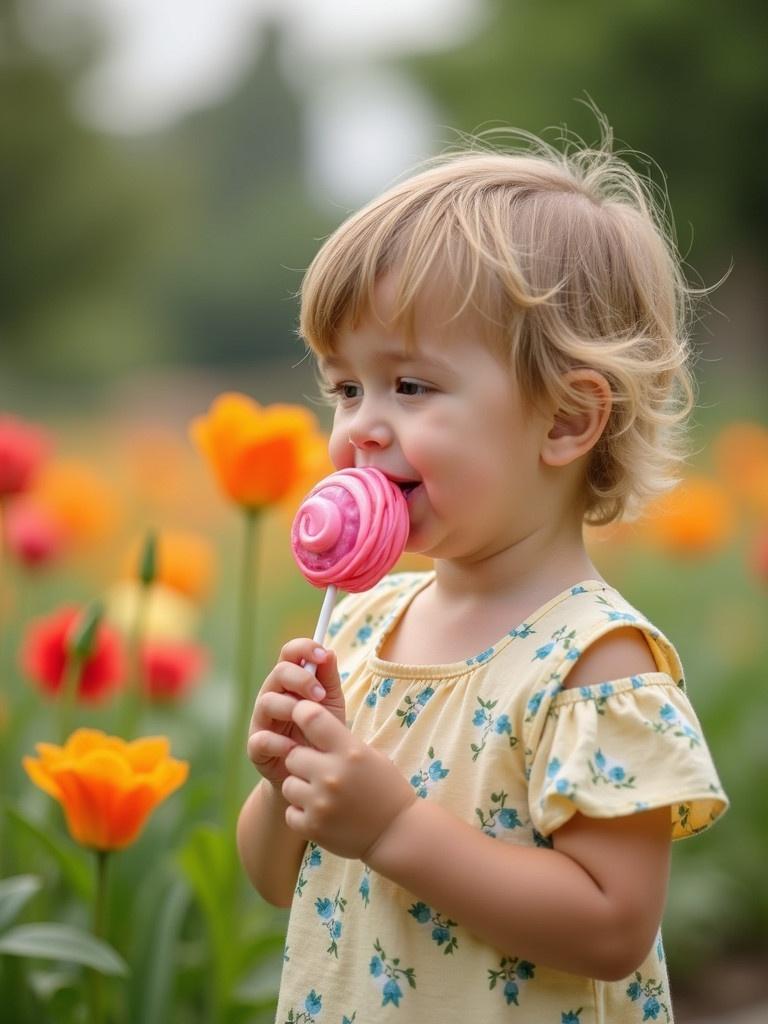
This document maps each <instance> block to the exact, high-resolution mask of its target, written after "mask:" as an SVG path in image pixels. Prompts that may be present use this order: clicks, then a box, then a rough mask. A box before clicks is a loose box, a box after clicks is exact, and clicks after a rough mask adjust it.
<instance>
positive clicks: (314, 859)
mask: <svg viewBox="0 0 768 1024" xmlns="http://www.w3.org/2000/svg"><path fill="white" fill-rule="evenodd" d="M322 862H323V855H322V852H321V850H320V847H319V846H318V845H317V843H314V842H312V841H311V840H310V842H308V843H307V848H306V850H305V851H304V859H303V860H302V862H301V870H300V871H299V877H298V879H297V881H296V895H297V896H301V895H302V893H303V891H304V886H305V885H306V884H307V871H309V870H310V869H311V868H319V867H320V865H321V864H322Z"/></svg>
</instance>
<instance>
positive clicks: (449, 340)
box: [320, 279, 546, 560]
mask: <svg viewBox="0 0 768 1024" xmlns="http://www.w3.org/2000/svg"><path fill="white" fill-rule="evenodd" d="M387 287H388V282H387V280H386V279H385V281H384V282H383V283H382V285H381V286H380V287H379V288H378V289H377V297H376V298H377V308H378V309H379V310H380V311H381V313H382V314H383V315H384V316H385V315H386V305H387V295H388V294H391V292H390V293H388V291H387ZM432 305H433V306H434V305H435V304H434V303H433V304H432ZM430 313H433V314H434V317H430ZM444 318H445V312H444V307H443V311H442V314H441V311H440V310H439V309H437V308H433V309H430V308H429V305H427V306H425V308H423V309H420V310H417V320H416V338H417V342H416V346H415V347H412V348H411V349H410V350H409V349H406V346H405V342H404V338H403V336H402V334H401V333H400V332H398V331H393V330H389V329H388V328H386V327H384V326H382V324H381V323H380V322H379V321H378V320H377V319H376V317H374V316H373V315H370V314H369V315H367V316H365V317H364V318H363V320H362V321H361V323H360V324H359V325H358V326H357V327H356V328H354V329H352V328H348V329H344V330H342V331H341V332H340V334H339V339H338V343H337V345H336V349H335V352H334V354H333V355H332V356H328V357H325V358H323V359H321V360H320V367H321V371H322V374H323V377H324V380H325V383H326V386H327V388H328V389H329V390H330V391H331V392H332V394H333V397H334V401H335V415H334V424H333V430H332V434H331V441H330V455H331V459H332V461H333V463H334V465H335V466H336V467H337V468H338V469H341V468H347V467H350V466H358V467H360V466H374V467H376V468H377V469H380V470H382V471H383V472H384V473H385V474H386V475H387V476H388V477H389V478H390V479H391V480H393V481H395V482H396V483H398V484H399V485H400V486H401V487H402V489H403V491H404V493H405V494H406V496H407V500H408V505H409V511H410V522H411V530H410V536H409V540H408V545H407V547H408V550H409V551H419V552H422V553H423V554H427V555H430V556H432V557H435V558H450V559H460V560H464V559H472V560H474V559H479V558H484V557H489V556H490V555H493V554H495V553H497V552H498V551H500V550H502V549H503V548H505V547H506V546H508V545H509V544H511V543H515V542H516V541H517V540H519V539H520V538H521V537H523V536H526V535H527V534H528V533H529V532H530V531H531V530H532V529H534V528H535V522H536V512H540V510H539V509H538V508H537V502H536V494H537V487H538V486H539V485H540V473H541V466H540V462H539V444H540V438H541V437H542V436H544V435H546V426H545V421H544V419H543V417H541V416H540V415H539V414H533V413H529V412H527V411H525V410H524V407H523V404H522V401H521V398H520V395H519V393H518V389H517V387H516V386H515V383H514V380H513V377H512V374H511V372H510V370H509V368H508V367H506V366H505V365H504V364H503V363H502V362H501V360H500V358H499V357H498V356H497V355H496V354H494V353H493V352H492V351H491V349H490V348H489V347H488V345H487V344H485V343H484V342H483V341H482V340H481V337H480V333H479V330H477V329H473V324H472V320H471V319H470V318H469V317H467V316H463V317H461V318H459V319H457V320H456V321H454V322H451V323H450V324H447V325H445V324H443V323H442V321H443V320H444Z"/></svg>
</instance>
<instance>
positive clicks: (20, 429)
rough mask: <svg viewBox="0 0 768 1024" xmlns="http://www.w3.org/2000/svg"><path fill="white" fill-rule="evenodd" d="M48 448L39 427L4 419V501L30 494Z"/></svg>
mask: <svg viewBox="0 0 768 1024" xmlns="http://www.w3.org/2000/svg"><path fill="white" fill-rule="evenodd" d="M48 447H49V444H48V439H47V437H46V435H45V434H44V433H43V431H42V430H40V429H39V428H38V427H35V426H32V425H31V424H29V423H25V422H24V420H20V419H18V418H17V417H16V416H7V415H6V416H0V498H3V497H5V496H7V495H9V494H20V493H21V492H22V491H27V490H29V488H30V487H31V486H32V483H33V481H34V478H35V476H36V475H37V471H38V469H39V468H40V466H41V464H42V462H43V459H44V458H45V456H46V455H47V453H48Z"/></svg>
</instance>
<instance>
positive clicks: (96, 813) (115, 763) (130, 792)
mask: <svg viewBox="0 0 768 1024" xmlns="http://www.w3.org/2000/svg"><path fill="white" fill-rule="evenodd" d="M36 749H37V752H38V755H39V757H37V758H34V757H25V758H24V759H23V765H24V768H25V770H26V772H27V774H28V775H29V777H30V779H32V781H33V782H34V783H35V785H37V786H39V787H40V789H42V790H44V791H45V792H46V793H48V794H49V796H52V797H53V798H54V799H55V800H58V801H59V803H60V804H61V805H62V807H63V809H64V814H65V817H66V820H67V827H68V828H69V832H70V834H71V836H72V838H73V839H74V840H75V841H76V842H78V843H81V844H82V845H83V846H88V847H92V848H93V849H95V850H101V851H106V850H119V849H122V848H123V847H124V846H129V845H130V844H131V843H132V842H134V840H136V839H137V838H138V835H139V833H140V832H141V830H142V829H143V828H144V825H145V824H146V821H147V818H148V817H149V815H150V814H151V812H152V811H153V810H154V809H155V807H157V805H158V804H159V803H161V802H162V801H163V800H165V798H166V797H167V796H169V795H170V794H171V793H173V791H174V790H175V789H178V787H179V786H181V785H182V783H183V782H184V781H185V780H186V778H187V774H188V771H189V765H188V764H187V762H186V761H177V760H175V759H174V758H172V757H170V754H169V751H170V744H169V742H168V739H167V738H166V737H165V736H147V737H143V738H142V739H138V740H133V741H132V742H130V743H127V742H126V741H125V740H122V739H120V738H119V737H117V736H107V735H106V733H103V732H101V731H100V730H99V729H76V730H75V732H73V733H72V735H71V736H70V737H69V739H68V740H67V741H66V743H65V744H64V746H63V747H60V746H56V745H55V744H53V743H37V744H36Z"/></svg>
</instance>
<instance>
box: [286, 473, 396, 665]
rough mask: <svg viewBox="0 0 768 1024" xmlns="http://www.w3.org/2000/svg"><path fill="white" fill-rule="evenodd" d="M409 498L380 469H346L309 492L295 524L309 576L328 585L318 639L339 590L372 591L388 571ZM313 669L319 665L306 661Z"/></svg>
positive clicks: (296, 546)
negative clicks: (371, 588) (406, 498)
mask: <svg viewBox="0 0 768 1024" xmlns="http://www.w3.org/2000/svg"><path fill="white" fill-rule="evenodd" d="M409 525H410V524H409V520H408V503H407V502H406V500H405V497H404V495H403V493H402V491H401V490H400V489H399V487H397V486H396V485H395V484H393V483H392V482H391V481H390V480H389V479H388V478H387V477H386V476H385V475H384V474H383V473H382V472H381V470H378V469H371V468H364V469H341V470H339V471H338V472H337V473H331V475H330V476H327V477H325V479H323V480H321V481H320V483H318V484H316V485H315V487H313V488H312V490H311V491H310V492H309V494H308V495H307V497H306V498H305V499H304V501H303V502H302V504H301V506H300V508H299V510H298V512H297V513H296V517H295V519H294V521H293V527H292V528H291V549H292V551H293V557H294V558H295V559H296V562H297V563H298V566H299V568H300V569H301V571H302V572H303V574H304V576H305V578H306V579H307V580H309V582H310V583H312V584H313V585H314V586H316V587H327V588H328V589H327V590H326V593H325V600H324V601H323V607H322V610H321V612H320V618H319V619H318V623H317V628H316V629H315V635H314V639H315V640H316V641H317V642H318V643H322V641H323V638H324V636H325V632H326V630H327V628H328V622H329V620H330V617H331V611H332V609H333V602H334V601H335V599H336V590H337V589H338V588H340V589H342V590H349V591H351V592H352V593H357V592H358V591H361V590H368V589H369V588H370V587H372V586H373V585H374V584H375V583H378V582H379V580H380V579H381V578H382V577H383V576H385V575H386V574H387V573H388V572H389V570H390V569H391V568H392V566H393V565H394V564H395V562H396V561H397V560H398V558H399V557H400V555H401V554H402V553H403V550H404V548H405V542H406V541H407V539H408V529H409ZM305 668H307V669H308V670H309V671H311V672H314V671H315V668H316V666H315V665H313V664H312V663H308V664H307V665H305Z"/></svg>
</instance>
